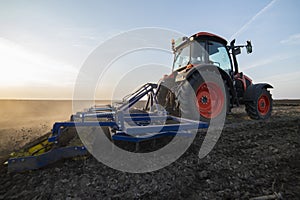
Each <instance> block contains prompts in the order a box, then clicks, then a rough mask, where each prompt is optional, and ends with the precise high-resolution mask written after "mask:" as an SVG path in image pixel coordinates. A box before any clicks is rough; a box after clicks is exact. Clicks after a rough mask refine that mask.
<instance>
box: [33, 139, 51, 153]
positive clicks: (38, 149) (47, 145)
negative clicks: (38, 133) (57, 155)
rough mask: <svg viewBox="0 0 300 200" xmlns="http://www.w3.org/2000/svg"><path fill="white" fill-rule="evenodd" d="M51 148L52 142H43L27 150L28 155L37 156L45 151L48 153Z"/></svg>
mask: <svg viewBox="0 0 300 200" xmlns="http://www.w3.org/2000/svg"><path fill="white" fill-rule="evenodd" d="M51 147H52V142H48V140H45V141H43V142H41V143H39V144H37V145H35V146H33V147H31V148H29V149H28V153H29V154H31V155H39V154H41V153H45V152H46V151H49V150H50V149H51Z"/></svg>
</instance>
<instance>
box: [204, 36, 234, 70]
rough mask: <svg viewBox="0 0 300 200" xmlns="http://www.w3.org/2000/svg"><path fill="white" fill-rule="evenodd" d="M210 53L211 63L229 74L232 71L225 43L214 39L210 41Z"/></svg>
mask: <svg viewBox="0 0 300 200" xmlns="http://www.w3.org/2000/svg"><path fill="white" fill-rule="evenodd" d="M208 54H209V62H210V63H212V64H214V65H216V66H218V67H220V68H221V69H223V70H224V71H225V72H227V73H228V74H230V73H231V71H232V67H231V61H230V58H229V55H228V52H227V49H226V47H225V46H224V45H223V44H221V43H218V42H214V41H209V42H208Z"/></svg>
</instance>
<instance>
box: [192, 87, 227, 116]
mask: <svg viewBox="0 0 300 200" xmlns="http://www.w3.org/2000/svg"><path fill="white" fill-rule="evenodd" d="M196 98H197V107H198V112H199V113H200V114H201V115H202V116H203V117H205V118H207V119H212V118H215V117H217V116H218V115H219V114H220V113H221V112H222V110H223V107H224V103H225V98H224V93H223V91H222V89H221V88H220V86H219V85H218V84H216V83H214V82H207V83H202V84H201V85H200V86H199V87H198V90H197V93H196Z"/></svg>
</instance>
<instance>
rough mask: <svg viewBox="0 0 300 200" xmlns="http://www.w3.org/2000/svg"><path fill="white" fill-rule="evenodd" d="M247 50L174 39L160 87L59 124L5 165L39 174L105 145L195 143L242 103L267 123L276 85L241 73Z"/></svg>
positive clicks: (210, 38)
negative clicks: (168, 67) (199, 132)
mask: <svg viewBox="0 0 300 200" xmlns="http://www.w3.org/2000/svg"><path fill="white" fill-rule="evenodd" d="M244 47H245V48H246V50H247V52H248V53H251V52H252V45H251V42H250V41H247V44H246V45H235V40H233V41H232V42H231V43H230V44H229V45H227V42H226V40H224V39H223V38H221V37H219V36H217V35H214V34H211V33H207V32H200V33H197V34H195V35H193V36H191V37H189V38H188V37H182V38H179V39H178V40H177V41H174V40H173V41H172V49H173V51H174V63H173V69H172V73H171V74H170V75H166V76H164V78H163V79H162V80H160V81H159V82H158V84H156V83H146V84H144V85H143V86H141V87H140V88H139V89H137V90H136V91H134V92H133V93H131V94H130V95H128V96H126V97H125V98H124V99H123V101H122V102H120V103H116V104H115V105H108V106H107V105H94V106H92V107H90V108H88V109H85V110H84V111H82V112H77V113H75V114H72V115H71V117H70V121H64V122H55V123H54V124H53V128H52V130H51V132H50V133H49V134H46V135H44V136H42V137H41V138H39V139H38V140H36V141H34V142H33V143H30V144H28V145H26V146H25V147H24V148H23V149H22V150H21V151H20V152H16V153H14V154H12V156H11V157H10V158H9V159H8V160H7V162H6V164H7V165H8V171H9V172H22V171H27V170H33V169H39V168H42V167H45V166H47V165H50V164H52V163H54V162H57V161H58V160H61V159H66V158H72V157H78V156H86V155H88V150H89V152H93V151H94V150H93V149H94V148H93V147H95V149H97V148H98V147H102V146H105V144H106V143H105V142H109V140H110V141H112V142H113V143H114V144H116V143H119V142H120V143H121V144H124V143H125V144H127V143H134V144H136V145H135V147H136V149H135V152H139V150H138V147H139V143H142V142H144V141H153V140H155V139H158V138H164V137H169V136H171V137H175V136H176V137H177V136H178V137H183V138H192V137H194V136H195V134H194V133H196V132H197V130H199V129H207V128H208V127H210V126H211V125H212V123H211V122H212V120H216V119H223V116H226V114H227V113H229V112H230V111H231V109H232V108H233V107H234V106H239V105H240V104H245V108H246V111H247V113H248V115H249V116H250V117H251V118H252V119H267V118H269V117H270V115H271V111H272V97H271V94H270V92H269V91H268V89H269V88H272V86H271V85H269V84H267V83H259V84H253V83H252V80H251V79H250V78H249V77H247V76H246V75H244V74H243V73H242V72H239V70H238V63H237V59H236V56H237V55H238V54H240V53H241V48H244ZM144 97H148V100H147V102H146V104H145V107H144V109H138V110H136V109H135V107H134V105H135V104H136V103H137V102H139V101H142V100H143V99H144ZM159 105H160V106H159ZM162 108H163V109H162ZM213 125H214V124H213ZM75 127H76V129H75ZM78 127H80V128H83V127H85V129H83V130H84V132H83V133H81V137H83V138H88V141H85V142H81V141H80V140H79V138H78V137H77V136H76V134H77V133H78V130H79V129H77V128H78ZM213 127H214V126H213ZM96 130H97V131H96ZM99 130H102V131H99ZM193 131H194V132H193ZM195 131H196V132H195ZM102 136H103V137H102ZM105 137H107V138H106V139H109V140H107V141H106V140H105ZM92 138H99V141H98V140H97V142H95V141H93V139H92ZM90 140H91V141H90ZM115 142H116V143H115ZM123 142H124V143H123ZM121 146H122V145H121ZM96 147H97V148H96ZM112 149H113V148H112ZM112 159H115V158H114V157H112Z"/></svg>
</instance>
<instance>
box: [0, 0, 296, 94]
mask: <svg viewBox="0 0 300 200" xmlns="http://www.w3.org/2000/svg"><path fill="white" fill-rule="evenodd" d="M299 8H300V1H297V0H252V1H239V0H228V1H221V0H215V1H201V0H195V1H188V0H187V1H181V2H179V1H168V0H166V1H160V0H152V1H141V0H127V1H121V0H119V1H114V0H111V1H101V0H100V1H91V0H88V1H78V0H73V1H71V0H60V1H58V0H54V1H48V0H43V1H39V0H28V1H22V0H19V1H18V0H15V1H10V0H6V1H4V0H0V27H1V28H0V67H1V72H0V98H1V99H71V98H72V96H73V90H74V85H75V82H76V80H77V76H78V73H79V72H80V69H81V68H82V65H83V64H84V63H85V61H86V60H87V58H88V57H89V56H90V54H91V53H92V52H93V51H94V50H95V49H96V48H97V47H99V46H100V45H101V44H103V43H105V42H106V41H107V40H110V39H112V38H113V37H114V36H117V35H118V34H122V33H124V32H126V31H130V30H133V29H140V28H144V27H156V28H161V29H167V30H174V31H177V32H179V33H182V34H184V35H187V36H190V35H193V34H194V33H197V32H200V31H208V32H212V33H215V34H217V35H220V36H222V37H223V38H225V39H227V40H228V41H229V40H231V39H233V38H236V41H237V43H240V44H244V43H245V42H246V40H251V41H252V45H253V53H252V54H249V55H247V53H246V52H243V53H242V54H241V55H239V57H238V60H239V65H240V70H241V71H243V72H244V74H247V75H248V76H249V77H250V78H252V79H253V81H254V83H258V82H267V83H270V84H271V85H273V86H274V89H273V90H272V91H271V92H272V94H273V97H274V98H275V99H295V98H298V99H300V92H299V91H300V23H299V22H298V21H299V19H300V12H299ZM166 39H168V41H167V42H170V41H171V39H172V38H166ZM170 47H171V46H170ZM111 48H118V47H117V46H112V47H111ZM108 51H109V49H108ZM136 60H139V62H136ZM172 61H173V60H172V54H171V53H168V52H163V51H154V50H145V51H143V52H133V53H131V54H128V55H127V56H123V57H122V58H120V59H119V60H117V61H116V62H114V63H113V64H112V65H111V70H110V71H109V73H108V74H106V76H105V78H103V79H102V80H101V81H100V82H99V84H101V87H99V88H100V89H99V88H98V89H97V92H96V94H95V96H96V98H98V99H111V98H120V97H122V95H125V94H127V93H129V92H131V91H132V90H133V89H135V88H137V87H138V86H139V85H140V84H142V83H145V82H157V81H158V80H159V78H160V77H162V76H163V75H164V74H168V73H170V72H171V66H172ZM143 63H144V64H143ZM150 63H155V64H154V65H151V64H150ZM136 66H140V67H138V68H137V67H136ZM124 69H126V70H127V72H124V71H122V70H124ZM121 72H122V73H124V74H122V73H121ZM129 72H130V73H129Z"/></svg>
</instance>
